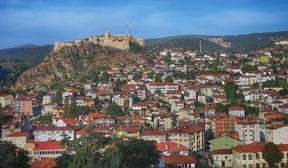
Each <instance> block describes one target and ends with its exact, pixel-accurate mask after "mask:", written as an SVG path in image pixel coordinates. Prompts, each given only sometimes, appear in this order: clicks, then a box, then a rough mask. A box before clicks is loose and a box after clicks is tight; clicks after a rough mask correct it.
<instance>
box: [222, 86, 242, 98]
mask: <svg viewBox="0 0 288 168" xmlns="http://www.w3.org/2000/svg"><path fill="white" fill-rule="evenodd" d="M237 89H238V86H237V85H236V84H235V83H233V82H229V83H226V84H225V85H224V91H225V95H226V97H227V98H228V99H238V98H240V97H241V95H240V94H238V93H237Z"/></svg>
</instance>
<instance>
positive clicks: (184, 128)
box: [167, 125, 204, 134]
mask: <svg viewBox="0 0 288 168" xmlns="http://www.w3.org/2000/svg"><path fill="white" fill-rule="evenodd" d="M201 131H204V127H203V126H200V125H192V126H179V127H174V128H170V129H168V130H167V132H168V133H182V134H191V133H195V132H201Z"/></svg>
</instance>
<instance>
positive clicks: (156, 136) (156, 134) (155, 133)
mask: <svg viewBox="0 0 288 168" xmlns="http://www.w3.org/2000/svg"><path fill="white" fill-rule="evenodd" d="M140 136H141V139H144V140H153V141H156V142H157V143H160V142H164V141H165V140H166V132H165V131H163V130H161V129H151V130H144V131H142V132H141V135H140Z"/></svg>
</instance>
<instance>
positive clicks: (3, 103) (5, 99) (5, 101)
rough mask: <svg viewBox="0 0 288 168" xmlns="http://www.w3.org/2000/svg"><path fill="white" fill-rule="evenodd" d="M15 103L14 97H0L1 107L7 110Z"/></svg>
mask: <svg viewBox="0 0 288 168" xmlns="http://www.w3.org/2000/svg"><path fill="white" fill-rule="evenodd" d="M12 103H13V96H12V95H0V107H2V108H5V107H7V106H9V105H11V104H12Z"/></svg>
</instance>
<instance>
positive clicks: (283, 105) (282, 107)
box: [278, 103, 288, 109]
mask: <svg viewBox="0 0 288 168" xmlns="http://www.w3.org/2000/svg"><path fill="white" fill-rule="evenodd" d="M278 108H280V109H288V103H286V104H282V105H280V106H278Z"/></svg>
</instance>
